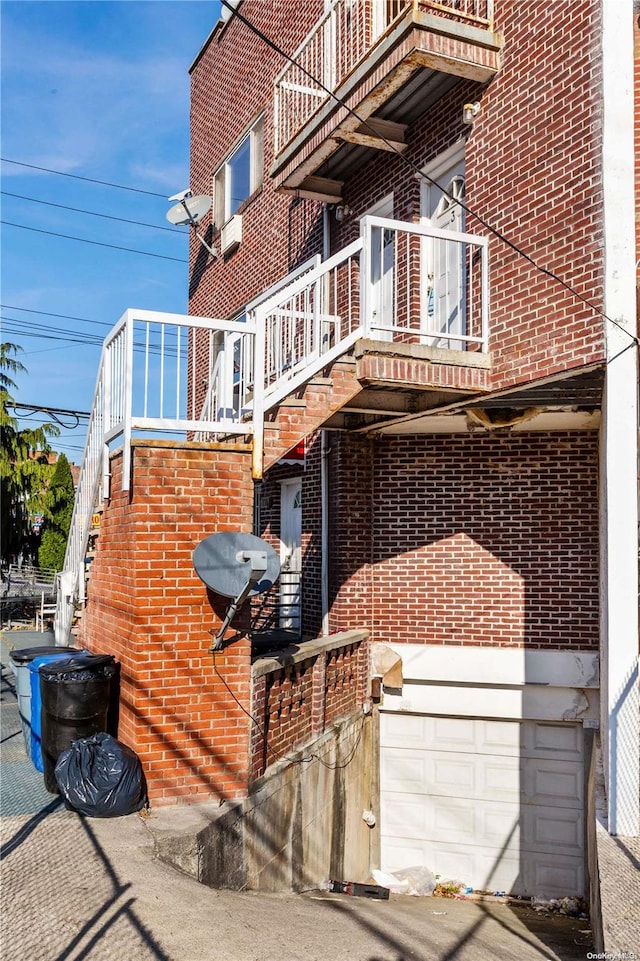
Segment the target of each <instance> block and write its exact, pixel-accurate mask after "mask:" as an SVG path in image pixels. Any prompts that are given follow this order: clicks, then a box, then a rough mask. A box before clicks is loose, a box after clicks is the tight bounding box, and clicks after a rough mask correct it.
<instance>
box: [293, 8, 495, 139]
mask: <svg viewBox="0 0 640 961" xmlns="http://www.w3.org/2000/svg"><path fill="white" fill-rule="evenodd" d="M409 10H422V11H424V12H427V13H432V14H434V15H436V16H439V17H442V18H443V19H447V20H457V21H460V22H462V23H468V24H473V25H476V26H482V27H490V26H491V24H492V21H493V0H439V2H436V0H387V2H385V3H383V2H381V0H334V2H333V3H331V4H330V5H329V6H328V8H327V10H326V11H325V13H324V14H323V15H322V17H320V19H319V20H318V21H317V23H315V24H314V26H313V27H312V29H311V30H310V32H309V33H308V34H307V36H306V37H305V39H304V41H303V42H302V43H301V44H300V46H299V47H298V49H297V50H296V51H295V52H294V53H293V55H292V58H291V59H292V61H293V63H288V64H287V66H286V67H285V68H284V69H283V70H282V72H281V73H280V74H279V75H278V76H277V77H276V80H275V90H274V128H275V153H276V156H277V155H278V154H279V153H280V151H281V150H283V149H284V148H285V147H286V146H287V144H289V143H290V142H291V141H292V140H293V139H294V137H295V136H296V135H297V134H298V133H299V132H300V131H301V130H302V128H303V127H304V126H305V124H307V123H308V121H309V120H310V119H311V117H312V116H313V115H314V113H315V112H316V111H317V110H319V109H320V107H321V106H322V105H323V104H324V103H325V102H326V101H327V100H328V99H329V97H330V93H329V91H330V92H331V93H334V92H335V91H336V90H337V89H338V88H339V86H340V84H341V83H342V82H343V81H344V80H345V79H346V78H347V77H348V76H349V75H350V74H351V73H352V72H353V71H354V70H355V69H356V68H357V67H358V66H360V64H361V63H362V62H363V61H364V59H365V58H366V57H367V56H368V55H369V54H370V53H371V51H372V50H373V48H374V47H375V46H376V44H377V43H379V42H380V41H381V39H382V38H383V36H384V35H385V34H386V32H387V31H388V30H389V28H390V27H391V26H392V25H393V24H394V23H395V22H396V21H398V20H399V19H401V18H402V17H403V16H405V15H406V14H407V12H408V11H409Z"/></svg>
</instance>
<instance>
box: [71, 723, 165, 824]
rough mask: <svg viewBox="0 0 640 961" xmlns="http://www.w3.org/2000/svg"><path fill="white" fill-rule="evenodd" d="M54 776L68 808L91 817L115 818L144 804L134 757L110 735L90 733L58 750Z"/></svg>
mask: <svg viewBox="0 0 640 961" xmlns="http://www.w3.org/2000/svg"><path fill="white" fill-rule="evenodd" d="M55 777H56V782H57V784H58V788H59V790H60V794H61V795H62V796H63V798H64V799H65V801H66V802H67V804H68V805H69V807H70V808H73V810H74V811H77V812H78V813H79V814H86V815H88V816H89V817H94V818H116V817H121V816H122V815H125V814H133V812H134V811H139V810H140V809H141V808H143V807H144V806H145V805H146V803H147V792H146V786H145V779H144V773H143V771H142V765H141V764H140V760H139V758H138V755H137V754H135V753H134V751H132V750H131V748H128V747H127V746H126V745H125V744H121V743H120V741H116V739H115V738H113V737H111V735H110V734H92V735H91V737H83V738H80V739H79V740H77V741H74V742H73V743H72V745H71V747H70V748H67V750H66V751H62V753H61V754H60V757H59V758H58V761H57V763H56V767H55Z"/></svg>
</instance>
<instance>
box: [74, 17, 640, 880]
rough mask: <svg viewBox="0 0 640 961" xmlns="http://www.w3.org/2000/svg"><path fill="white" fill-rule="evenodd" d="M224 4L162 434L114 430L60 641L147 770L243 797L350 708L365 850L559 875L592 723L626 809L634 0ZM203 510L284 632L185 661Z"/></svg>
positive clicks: (200, 637) (201, 614)
mask: <svg viewBox="0 0 640 961" xmlns="http://www.w3.org/2000/svg"><path fill="white" fill-rule="evenodd" d="M231 6H232V7H233V9H228V10H227V12H226V14H225V16H224V17H223V19H222V20H221V21H220V22H219V23H218V24H217V25H216V26H215V28H214V29H213V31H212V33H211V35H210V36H209V37H208V38H207V40H206V42H205V43H204V45H203V47H202V49H201V51H200V52H199V54H198V56H197V57H196V59H195V61H194V63H193V65H192V67H191V78H192V105H191V131H192V148H191V183H190V189H191V192H192V194H193V195H198V196H199V195H205V196H207V195H210V196H212V197H213V204H212V207H211V212H210V213H209V214H207V215H206V216H205V218H204V219H202V220H200V222H199V224H198V232H199V233H200V234H201V236H203V237H204V239H205V242H206V245H208V247H211V248H213V249H214V250H215V254H216V255H215V256H212V255H211V254H210V252H209V249H208V247H207V246H206V245H203V244H202V243H201V242H200V241H199V240H198V238H197V237H195V236H194V237H193V240H192V244H191V258H190V288H189V314H190V316H191V317H192V318H215V319H217V320H216V322H215V325H214V326H213V327H207V323H206V322H205V320H203V321H202V323H201V325H200V327H197V325H196V326H194V327H193V329H192V330H190V332H189V338H190V339H189V345H188V377H187V380H188V386H187V389H188V393H189V398H190V401H189V403H190V405H191V406H190V411H191V413H190V414H188V415H187V416H186V417H183V419H182V420H181V421H180V424H181V426H182V427H183V428H184V429H186V430H187V431H188V437H189V441H188V443H187V444H186V445H185V444H184V443H182V444H173V445H170V444H165V445H160V446H158V445H157V444H156V445H155V446H153V445H152V444H145V445H143V446H141V445H138V446H134V447H133V450H132V452H131V453H129V447H128V444H127V434H126V429H125V447H124V452H123V455H122V457H120V456H117V457H116V458H115V460H112V473H113V474H114V477H112V480H111V499H110V501H109V502H108V506H107V509H106V511H105V515H104V519H103V524H102V533H101V535H100V541H99V545H98V551H97V555H96V559H95V561H94V563H93V572H92V580H91V585H90V590H89V598H88V604H87V607H86V610H85V613H84V615H83V618H82V634H83V638H84V639H86V640H87V642H88V643H91V644H93V645H95V646H101V649H104V646H105V643H106V644H107V645H108V646H109V647H110V649H113V650H114V651H116V652H117V653H118V655H119V657H120V659H121V662H122V665H123V699H122V706H121V716H122V724H121V731H122V735H123V737H124V739H125V740H127V741H128V743H131V744H132V745H134V746H135V747H136V750H138V751H139V752H140V753H141V756H142V758H143V761H144V762H145V763H146V765H147V772H148V776H149V780H150V786H151V792H152V797H154V798H155V799H160V798H164V799H165V800H167V801H169V800H176V799H178V798H190V799H191V800H202V799H205V798H209V797H215V798H220V799H224V798H227V799H246V798H255V797H256V796H257V794H256V791H259V790H261V789H262V786H263V785H264V783H265V782H264V778H265V777H268V775H269V771H270V769H272V767H273V765H274V764H275V763H276V761H278V763H279V764H280V765H282V764H283V763H285V761H283V760H282V759H283V758H285V759H286V758H289V759H290V757H291V752H293V751H294V750H298V749H303V750H307V749H308V747H309V745H310V744H314V743H325V744H326V743H327V741H326V739H327V737H328V736H329V735H328V732H330V731H331V730H333V729H334V725H335V724H336V723H338V727H339V725H340V723H343V722H347V721H349V719H351V720H352V721H353V719H354V718H356V719H357V718H358V717H359V715H360V714H361V713H362V705H363V704H364V705H365V710H366V712H367V713H366V724H367V734H366V737H367V738H368V739H369V740H367V745H368V747H367V749H369V748H370V749H371V751H372V753H371V756H370V757H369V760H368V761H367V762H366V763H364V766H363V767H362V768H358V771H359V774H358V779H359V780H358V787H357V788H355V787H354V788H353V791H352V794H350V793H349V790H347V793H346V795H345V797H346V798H347V800H346V802H345V803H346V804H347V807H349V805H351V808H349V810H351V814H350V815H349V816H348V817H347V818H346V819H343V820H342V822H341V823H342V828H341V831H342V832H343V833H342V834H341V833H340V831H338V832H337V834H336V837H341V838H342V839H343V840H344V837H345V836H347V835H348V834H349V830H350V828H349V827H348V825H349V824H350V825H352V827H353V825H355V824H356V823H358V828H357V829H356V828H355V827H354V828H353V830H354V832H355V834H354V836H355V835H356V834H357V836H358V838H359V840H358V841H357V842H356V843H357V845H359V846H360V848H362V846H363V845H364V846H366V845H369V847H368V848H367V856H368V857H369V866H370V867H371V866H373V867H375V866H376V864H380V865H381V866H382V867H383V868H385V869H387V870H394V869H398V868H403V867H409V866H413V865H416V864H425V865H427V866H428V867H430V868H431V869H432V870H434V871H435V872H437V873H438V874H440V875H443V876H445V875H446V876H455V877H460V878H461V879H462V880H465V881H466V882H467V883H470V884H472V885H473V886H475V887H483V888H490V889H492V890H493V889H500V890H506V889H509V890H512V891H513V892H515V893H520V894H534V893H539V892H540V891H542V890H544V891H547V892H548V893H550V894H568V893H576V894H583V893H584V892H585V891H586V886H587V879H586V873H585V836H586V835H587V834H588V831H587V827H588V822H589V815H588V812H589V807H588V801H589V797H590V788H589V772H590V768H591V765H592V747H593V742H594V737H595V738H596V740H597V731H598V728H600V739H601V742H602V748H603V752H604V763H605V781H606V789H607V801H608V815H609V829H610V830H611V832H612V833H615V834H629V835H635V834H637V833H638V830H639V826H638V754H639V751H638V743H639V741H638V702H637V670H638V624H637V609H638V604H637V548H638V544H637V470H636V465H637V350H636V348H637V340H636V295H635V290H634V287H635V281H634V260H635V256H636V255H635V248H636V243H637V235H638V219H637V209H638V204H637V196H634V176H633V172H634V141H633V130H634V127H633V106H634V102H633V100H634V98H633V95H632V92H633V90H634V89H635V98H636V103H637V98H638V89H639V85H638V82H637V78H636V85H635V88H634V75H633V63H634V59H633V49H632V44H631V36H632V32H631V28H632V24H633V10H632V7H633V5H632V3H631V2H628V3H627V2H620V3H617V4H606V3H603V2H602V0H579V2H576V3H571V4H568V3H548V2H542V0H536V2H534V3H531V4H522V3H516V2H513V0H495V2H494V3H491V0H462V2H457V0H456V2H454V0H443V2H441V3H438V4H436V3H431V2H430V0H406V2H405V0H399V2H393V3H386V4H382V3H377V4H376V3H372V2H370V0H335V2H331V3H329V2H327V3H323V2H322V0H316V2H307V3H304V4H296V3H288V2H275V0H274V2H270V0H243V2H241V3H235V4H232V5H231ZM635 38H636V63H637V42H638V30H637V25H636V32H635ZM636 137H637V127H636ZM635 153H636V156H637V139H636V150H635ZM186 203H187V204H188V203H189V201H188V200H187V201H186ZM634 212H636V213H635V220H634ZM634 231H635V233H634ZM177 422H178V421H177V420H176V423H177ZM141 423H142V421H141ZM143 426H144V424H143ZM296 447H297V448H298V452H297V453H296V454H295V455H294V456H291V452H292V451H293V450H294V449H295V448H296ZM300 450H302V451H303V452H304V453H303V455H302V456H301V455H300ZM120 472H123V478H126V477H128V476H130V478H131V480H130V483H129V482H128V481H127V482H125V483H124V484H119V483H116V482H114V481H115V478H116V475H118V476H119V473H120ZM252 481H253V483H252ZM233 529H238V530H243V531H245V532H250V531H253V532H254V533H257V534H259V535H260V536H261V537H263V538H265V539H266V540H268V541H269V542H270V543H272V544H273V545H274V546H275V548H276V550H277V551H278V552H279V553H280V557H281V562H282V565H283V566H282V575H281V578H280V581H279V583H278V585H277V586H276V588H274V589H273V590H272V591H271V592H270V594H269V596H268V598H267V599H266V601H265V598H264V597H263V598H262V601H263V603H262V605H261V608H260V610H256V609H255V608H254V611H253V614H254V626H255V624H257V623H258V621H259V618H260V617H262V618H263V624H267V626H268V627H269V628H271V629H272V631H273V632H274V633H272V634H271V635H270V640H271V641H272V642H274V643H276V644H277V642H278V639H279V640H280V641H281V645H286V644H287V643H288V642H290V641H293V642H294V646H293V648H289V649H288V651H285V652H281V653H280V654H277V655H276V656H275V657H276V659H275V661H274V660H273V658H269V657H264V656H262V657H261V656H259V655H260V651H259V650H258V649H257V647H256V643H255V641H254V647H253V655H252V649H251V642H250V638H249V636H248V635H246V634H245V635H243V636H242V637H241V638H240V639H237V640H234V641H233V642H230V643H229V644H228V645H227V646H225V648H224V650H223V652H222V654H221V655H219V656H218V661H217V663H215V662H214V665H213V670H212V669H211V666H210V663H209V659H208V655H207V654H206V650H207V636H208V632H209V627H210V625H211V624H212V623H213V624H214V625H215V624H219V620H220V617H221V616H223V613H224V611H223V609H222V608H221V607H220V605H219V602H216V599H215V598H213V597H211V596H207V594H206V592H205V591H204V590H203V588H202V585H200V584H199V582H198V580H197V578H196V577H195V575H194V573H193V571H192V570H191V568H190V554H191V551H192V549H193V547H195V546H196V544H197V543H198V542H199V540H200V539H201V538H203V537H205V536H207V535H208V534H210V533H212V532H214V531H216V530H233ZM216 604H217V605H218V606H216ZM99 625H100V628H99V627H98V626H99ZM99 633H100V634H101V639H99ZM214 633H215V630H214ZM274 638H275V640H274ZM332 639H333V640H332ZM218 668H220V669H219V670H218ZM379 692H380V693H379ZM371 696H373V697H374V701H375V709H374V710H373V713H371V711H370V707H371V704H370V701H369V698H370V697H371ZM363 725H364V722H363ZM345 737H346V741H345V745H346V746H345V747H344V751H345V755H344V756H346V757H347V758H348V759H349V761H350V760H351V757H352V755H351V748H353V752H354V754H355V753H356V749H357V748H358V746H359V741H358V735H354V734H353V730H351V733H350V734H347V735H345ZM354 737H355V741H354ZM323 738H324V741H323ZM349 738H351V740H349ZM318 739H319V740H318ZM337 743H340V736H338V742H337ZM337 750H338V754H337V755H336V758H339V757H340V756H342V755H340V749H339V748H338V749H337ZM285 766H286V764H285ZM276 767H277V764H276ZM339 767H340V765H339V764H338V763H337V762H336V763H335V764H333V767H332V768H331V770H332V771H333V772H334V775H335V771H336V770H337V769H338V768H339ZM265 772H266V773H265ZM363 772H368V773H367V778H368V779H367V784H366V790H365V788H364V787H363V780H362V778H363V776H364V774H363ZM345 777H346V778H347V782H348V781H349V779H348V776H347V775H345ZM332 783H334V782H332ZM363 792H364V793H363ZM365 794H366V795H367V797H368V798H369V802H368V803H366V804H364V806H365V807H371V808H372V809H373V810H374V813H375V815H376V818H377V825H376V828H375V832H374V835H375V843H374V844H373V845H372V844H371V842H370V841H363V840H362V837H361V835H360V834H358V833H357V832H358V831H360V830H361V829H362V825H361V824H359V822H358V820H357V818H358V815H357V813H355V812H356V809H357V808H358V807H359V806H360V807H361V806H362V805H360V801H361V799H362V798H363V797H364V795H365ZM352 797H353V798H356V800H355V801H353V802H352V800H350V799H351V798H352ZM285 806H286V805H285ZM303 806H304V802H303ZM280 816H282V817H284V818H285V821H286V815H285V814H283V813H282V809H281V810H280ZM330 817H331V818H334V819H335V818H336V810H335V807H334V809H333V810H332V813H331V815H330ZM349 818H352V820H351V821H349ZM288 823H289V829H290V830H293V829H292V828H291V823H292V822H288ZM332 823H335V821H334V822H332ZM345 825H346V827H345ZM364 830H365V831H367V830H369V829H368V828H365V829H364ZM345 831H346V835H345V834H344V832H345ZM304 836H305V837H306V836H307V835H306V834H305V835H304ZM294 846H295V845H294ZM305 852H306V853H305V854H304V856H303V855H302V854H300V852H298V855H296V856H298V857H299V858H302V860H303V861H304V863H305V870H307V869H308V870H309V877H311V876H312V875H313V870H312V869H310V868H308V863H309V856H308V851H306V849H305ZM296 856H294V855H291V861H292V863H295V861H296ZM332 857H333V855H332ZM336 857H337V855H336ZM365 860H366V858H365ZM338 863H339V858H338V861H336V860H335V858H334V860H333V861H332V862H331V864H332V865H333V866H336V865H337V864H338ZM359 863H360V862H359ZM343 866H344V865H343ZM257 871H258V873H259V869H257ZM289 881H290V882H291V883H293V881H291V878H289ZM273 883H276V882H273ZM294 886H295V885H294Z"/></svg>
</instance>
